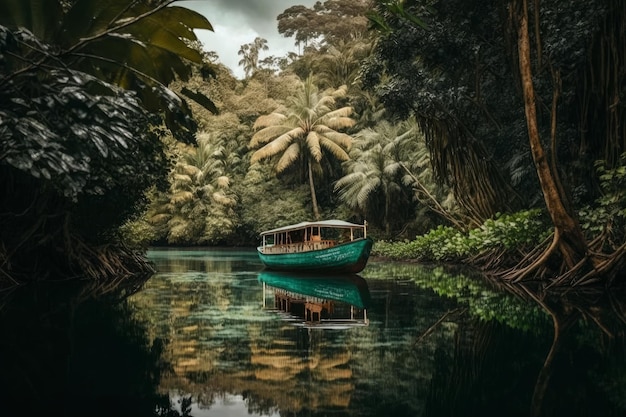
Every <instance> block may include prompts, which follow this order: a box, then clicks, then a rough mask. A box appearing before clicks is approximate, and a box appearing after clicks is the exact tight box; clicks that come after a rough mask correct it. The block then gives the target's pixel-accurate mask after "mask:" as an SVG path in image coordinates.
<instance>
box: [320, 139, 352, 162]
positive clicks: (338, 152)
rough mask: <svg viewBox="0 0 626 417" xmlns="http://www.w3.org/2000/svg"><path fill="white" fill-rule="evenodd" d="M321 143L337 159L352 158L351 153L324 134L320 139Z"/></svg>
mask: <svg viewBox="0 0 626 417" xmlns="http://www.w3.org/2000/svg"><path fill="white" fill-rule="evenodd" d="M319 143H320V145H321V146H322V147H323V148H324V149H326V150H328V151H329V152H330V153H331V154H332V155H333V156H334V157H335V158H336V159H338V160H340V161H347V160H349V159H350V155H348V152H346V151H345V150H344V149H343V148H342V147H341V146H339V145H337V144H336V143H335V142H333V141H332V140H330V139H328V138H326V137H324V136H322V137H320V140H319Z"/></svg>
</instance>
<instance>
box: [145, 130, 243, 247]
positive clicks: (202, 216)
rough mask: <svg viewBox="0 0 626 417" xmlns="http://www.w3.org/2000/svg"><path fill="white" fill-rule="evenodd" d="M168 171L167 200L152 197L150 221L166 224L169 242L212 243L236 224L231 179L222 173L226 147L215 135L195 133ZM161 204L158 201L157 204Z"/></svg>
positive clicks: (229, 231)
mask: <svg viewBox="0 0 626 417" xmlns="http://www.w3.org/2000/svg"><path fill="white" fill-rule="evenodd" d="M197 142H198V146H197V147H195V146H193V147H189V148H188V149H186V150H185V151H184V152H183V154H182V156H181V157H180V158H179V160H178V162H177V163H176V165H175V167H174V169H173V170H172V173H171V174H170V190H169V193H168V194H167V195H168V197H169V198H168V199H167V200H166V201H163V200H162V199H159V198H155V203H156V206H155V207H154V208H153V209H152V212H151V214H150V218H149V221H151V222H152V223H153V224H154V225H155V226H156V227H159V225H163V224H166V227H165V229H166V231H167V241H168V243H172V244H185V245H203V244H204V245H206V244H215V243H217V242H219V241H220V240H221V239H224V238H225V237H227V236H228V235H229V234H230V233H232V231H233V230H234V228H235V226H236V225H237V221H236V218H235V216H234V206H235V203H236V199H235V196H234V194H233V193H232V192H230V185H231V179H230V178H229V177H228V176H227V175H225V155H224V154H225V148H224V146H222V144H221V143H220V142H219V141H218V140H216V138H215V136H214V135H211V134H207V133H199V134H198V139H197ZM159 203H161V204H159Z"/></svg>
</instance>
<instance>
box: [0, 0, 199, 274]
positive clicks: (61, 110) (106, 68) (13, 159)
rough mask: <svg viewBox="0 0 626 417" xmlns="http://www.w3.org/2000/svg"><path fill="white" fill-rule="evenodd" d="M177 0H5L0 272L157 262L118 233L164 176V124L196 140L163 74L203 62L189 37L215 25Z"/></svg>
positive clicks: (78, 270) (92, 270)
mask: <svg viewBox="0 0 626 417" xmlns="http://www.w3.org/2000/svg"><path fill="white" fill-rule="evenodd" d="M171 3H172V2H171V1H167V2H158V3H153V4H147V3H143V2H129V1H126V0H116V1H107V2H106V7H103V5H104V3H103V2H101V1H98V0H76V1H72V2H69V3H68V2H56V1H52V2H51V1H35V0H33V1H29V2H22V1H13V0H2V1H0V87H1V88H0V184H1V186H0V187H1V188H0V189H1V192H2V198H0V275H2V279H3V282H13V283H18V282H23V281H28V280H38V279H46V278H47V277H61V278H63V277H67V276H74V275H76V276H85V275H86V276H88V277H91V278H93V279H96V280H97V279H103V278H111V277H112V278H115V279H117V278H118V277H124V276H126V275H127V274H134V273H149V272H150V271H151V268H150V266H149V265H148V264H146V263H145V261H144V260H143V259H142V257H141V256H139V255H138V254H136V253H135V252H134V251H133V250H130V249H127V248H125V247H124V246H123V245H120V243H119V241H118V239H117V238H116V236H115V231H116V229H117V228H118V227H119V226H120V225H121V224H123V223H124V222H125V221H127V220H128V219H129V218H131V217H132V216H135V215H136V214H137V210H138V209H139V208H140V207H141V206H142V205H145V204H146V203H147V201H146V199H145V190H147V189H148V188H150V187H152V186H154V185H158V184H161V185H162V186H164V185H165V182H164V181H163V179H164V178H165V177H164V175H166V174H167V169H168V163H167V158H166V154H165V147H164V144H163V142H162V141H161V140H160V138H161V136H162V135H163V133H162V132H163V131H164V130H165V129H167V130H168V131H170V132H172V134H173V135H175V136H176V137H178V138H179V139H181V140H187V141H188V140H190V137H191V138H193V132H194V130H195V128H196V124H195V122H194V120H193V118H192V117H191V113H190V112H189V109H188V106H187V105H186V104H185V101H184V100H183V98H182V97H181V96H178V95H175V94H173V93H172V92H171V91H170V90H169V89H168V88H167V84H169V83H170V82H171V81H172V80H173V79H174V78H176V77H180V78H185V77H188V76H189V74H190V64H191V62H197V63H198V64H202V56H201V54H200V53H199V52H198V51H196V50H194V49H192V48H190V47H189V46H187V43H186V42H191V41H194V40H196V37H195V35H194V33H193V29H194V28H203V29H211V25H210V24H209V22H208V21H207V20H206V18H204V17H203V16H201V15H198V14H197V13H195V12H193V11H191V10H188V9H184V8H178V7H167V6H170V4H171ZM84 16H93V19H85V18H84ZM204 103H205V104H210V102H206V101H205V102H204ZM209 107H211V106H210V105H209ZM166 126H167V127H166Z"/></svg>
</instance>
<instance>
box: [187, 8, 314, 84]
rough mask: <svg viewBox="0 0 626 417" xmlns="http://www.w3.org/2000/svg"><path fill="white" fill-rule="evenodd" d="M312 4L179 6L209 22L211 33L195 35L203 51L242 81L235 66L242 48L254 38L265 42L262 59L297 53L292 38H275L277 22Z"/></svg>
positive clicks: (240, 72) (203, 31)
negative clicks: (211, 53) (289, 11)
mask: <svg viewBox="0 0 626 417" xmlns="http://www.w3.org/2000/svg"><path fill="white" fill-rule="evenodd" d="M315 1H316V0H304V1H302V0H301V1H297V0H190V1H181V2H180V3H178V5H179V6H182V7H186V8H189V9H192V10H195V11H196V12H198V13H200V14H202V15H203V16H205V17H206V18H207V19H208V20H209V22H211V24H212V25H213V29H214V32H210V31H206V30H201V31H198V33H197V36H198V38H199V39H200V41H201V42H202V43H203V44H204V47H205V49H206V50H208V51H215V52H217V54H218V56H219V57H220V62H222V63H223V64H224V65H226V66H228V67H229V68H231V69H232V70H233V72H234V74H235V76H237V77H238V78H242V77H243V69H242V68H241V67H239V66H238V62H239V60H240V59H241V57H240V56H239V55H237V52H238V51H239V48H240V47H241V45H243V44H246V43H250V42H252V41H253V40H254V39H255V38H256V37H257V36H258V37H261V38H263V39H267V45H268V47H269V51H267V52H265V53H263V54H261V56H260V58H261V59H262V58H263V57H266V56H270V55H274V56H284V55H286V54H287V53H288V52H297V48H296V47H295V45H294V39H293V38H284V37H283V36H282V35H279V34H278V21H277V20H276V18H277V17H278V15H279V14H281V13H282V12H283V11H285V9H287V8H289V7H291V6H294V5H300V4H301V5H305V6H307V7H311V6H312V5H313V4H314V3H315Z"/></svg>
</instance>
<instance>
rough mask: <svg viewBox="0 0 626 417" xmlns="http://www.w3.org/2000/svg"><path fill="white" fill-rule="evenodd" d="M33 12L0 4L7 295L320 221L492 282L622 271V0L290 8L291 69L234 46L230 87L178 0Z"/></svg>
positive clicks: (591, 278) (258, 42)
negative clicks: (19, 285)
mask: <svg viewBox="0 0 626 417" xmlns="http://www.w3.org/2000/svg"><path fill="white" fill-rule="evenodd" d="M27 3H28V4H27ZM27 3H24V2H21V1H17V0H0V24H1V25H3V26H2V27H1V30H0V54H1V55H0V58H2V59H0V86H2V90H1V91H0V98H1V99H2V100H0V116H1V117H0V146H1V148H0V174H1V175H0V180H1V181H2V184H3V188H2V190H3V191H2V192H3V193H4V195H3V199H2V204H3V206H2V210H1V213H2V214H0V222H1V225H2V228H1V231H0V233H1V236H2V240H1V242H0V260H2V265H3V266H2V273H3V274H4V277H5V278H7V277H10V278H9V279H17V280H20V279H19V278H16V277H19V276H21V277H29V276H30V277H32V276H33V273H35V272H36V271H41V270H45V271H55V270H58V271H63V273H64V274H68V273H70V274H71V273H76V274H80V273H82V272H84V271H85V270H87V271H91V273H92V275H94V276H97V275H98V272H97V271H99V270H100V271H103V270H108V271H109V272H111V271H112V269H110V268H108V267H107V265H108V264H109V263H111V262H112V261H111V259H112V258H114V256H113V253H114V252H115V251H117V253H118V254H121V253H126V254H128V256H129V262H128V264H135V265H138V264H141V262H136V259H139V258H135V254H134V252H133V251H131V250H126V249H121V248H123V247H124V245H125V244H130V243H132V245H148V244H152V245H159V244H163V245H192V246H193V245H254V244H256V240H257V236H258V232H260V231H262V230H264V229H268V228H271V227H275V226H280V225H285V224H289V223H294V222H298V221H303V220H310V219H311V218H314V217H319V218H326V217H339V218H343V219H346V220H352V221H357V222H361V221H363V220H367V221H368V224H369V225H370V231H371V233H370V234H371V235H372V236H373V237H374V238H376V239H378V240H380V242H379V243H378V244H377V245H375V248H376V249H375V250H376V251H378V252H377V253H379V254H381V255H384V256H389V257H393V258H398V259H400V258H402V259H406V258H410V259H417V260H421V261H435V262H454V263H456V262H462V263H470V264H472V265H475V266H478V267H480V268H483V269H484V270H486V271H488V272H490V273H494V274H496V275H498V276H499V277H501V278H504V279H506V280H509V281H520V280H525V279H538V278H540V279H545V280H548V281H549V282H551V283H552V284H556V283H559V284H566V285H574V284H583V283H585V284H589V283H601V284H603V285H610V284H612V283H613V282H614V280H615V278H616V277H618V276H619V271H620V270H621V268H623V265H624V263H623V262H624V258H625V255H624V253H625V251H626V243H625V242H626V236H625V233H624V230H626V224H625V222H626V214H625V211H624V210H625V207H626V197H625V196H624V192H623V190H624V181H626V180H625V178H626V173H625V171H624V166H625V161H624V156H623V154H624V152H625V151H626V149H624V148H625V144H624V140H623V138H624V137H625V135H624V132H623V129H624V127H623V125H622V124H620V123H619V121H620V120H622V119H623V116H624V114H623V113H624V105H623V104H622V102H621V101H620V97H621V96H622V95H623V93H624V92H623V88H624V86H623V83H622V80H623V78H624V77H623V73H624V64H623V62H626V57H625V54H626V50H624V48H623V45H624V44H626V42H624V40H625V39H623V37H624V31H623V30H621V29H620V28H623V26H624V22H626V6H624V5H623V4H621V3H620V2H618V1H608V2H607V1H601V0H594V1H592V2H588V3H585V4H584V5H583V4H581V3H580V2H575V1H566V2H563V1H556V0H553V1H552V0H551V1H543V2H536V1H535V2H530V3H528V2H526V1H524V0H511V1H508V2H500V1H496V0H492V1H488V2H482V1H481V2H479V1H475V0H471V1H465V0H463V1H461V0H452V1H446V2H440V1H435V0H419V1H418V0H411V1H403V2H389V1H377V2H369V1H359V2H354V1H352V0H327V1H325V2H318V3H316V4H315V5H314V6H313V7H312V8H310V9H309V8H307V7H304V6H293V7H291V8H289V9H287V10H285V12H284V13H282V14H281V15H280V16H278V18H277V20H278V26H279V31H280V32H281V33H283V34H284V35H285V36H288V37H294V38H295V43H296V45H298V46H300V47H301V54H289V55H287V56H285V57H272V56H266V57H264V56H263V53H265V52H266V50H267V49H268V46H269V47H271V45H268V44H267V41H266V40H265V39H262V38H256V39H251V40H250V41H251V42H250V43H246V44H244V45H241V48H240V50H239V54H240V56H241V62H240V65H241V66H242V67H243V69H244V71H245V77H244V78H243V79H237V78H236V77H234V76H233V74H232V72H231V71H230V70H229V69H228V68H226V67H225V66H224V65H222V64H221V63H220V62H219V57H218V56H217V55H216V54H215V53H214V52H211V51H207V50H206V49H210V45H206V46H205V45H201V44H200V43H199V42H198V40H197V39H196V37H195V35H194V33H193V29H194V28H196V29H210V28H211V25H210V23H209V22H208V21H207V20H206V19H205V18H204V17H202V16H199V15H197V14H196V13H194V12H192V11H190V10H187V9H184V8H181V7H175V6H172V4H171V3H173V2H172V1H164V2H160V1H159V2H142V1H139V2H129V1H128V0H115V1H113V2H107V7H101V6H102V3H101V1H99V0H76V1H72V2H61V3H59V4H58V5H56V4H55V6H54V7H53V8H52V9H50V13H51V14H53V15H54V17H52V16H49V15H47V14H45V13H43V12H42V10H43V7H44V3H46V4H47V3H48V2H44V1H43V0H42V1H35V0H33V1H31V2H27ZM46 13H48V12H46ZM85 13H87V14H88V15H94V16H97V18H96V19H94V20H93V21H92V22H91V23H88V22H86V21H85V20H84V19H80V18H79V16H82V15H84V14H85ZM44 17H45V18H44ZM368 18H369V22H370V23H369V28H368V23H367V22H368ZM58 22H61V24H60V25H57V24H56V23H58ZM53 23H54V24H53ZM304 23H306V24H304ZM346 24H349V27H350V29H351V30H347V29H346ZM151 34H156V35H155V36H151ZM209 97H210V99H209ZM35 115H37V117H35ZM120 226H121V227H120ZM24 231H26V232H24ZM416 236H418V237H417V238H415V237H416ZM392 241H399V243H395V244H394V243H390V242H392ZM105 247H106V248H108V249H106V251H105V250H104V249H103V248H105ZM96 248H100V249H96ZM60 253H61V254H63V255H62V256H58V254H60ZM42 254H45V255H42ZM34 258H36V259H37V262H30V260H31V259H34ZM86 259H91V261H85V260H86ZM124 263H125V262H123V261H122V262H121V264H120V265H122V264H124ZM51 265H52V267H50V266H51ZM107 268H108V269H107ZM120 269H121V270H123V268H122V267H121V266H120ZM128 272H129V273H130V272H131V271H128ZM41 277H42V278H43V275H42V276H41Z"/></svg>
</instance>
